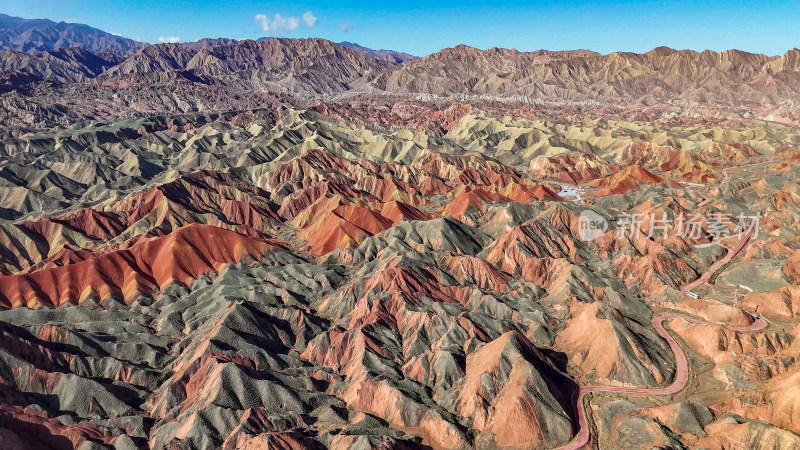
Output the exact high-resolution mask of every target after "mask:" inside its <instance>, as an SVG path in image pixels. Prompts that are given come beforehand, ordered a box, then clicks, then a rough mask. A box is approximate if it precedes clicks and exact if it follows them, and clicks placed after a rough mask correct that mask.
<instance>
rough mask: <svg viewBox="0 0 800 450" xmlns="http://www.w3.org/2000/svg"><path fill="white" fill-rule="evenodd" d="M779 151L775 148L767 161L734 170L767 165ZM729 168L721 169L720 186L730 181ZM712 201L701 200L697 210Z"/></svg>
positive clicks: (779, 148) (708, 199)
mask: <svg viewBox="0 0 800 450" xmlns="http://www.w3.org/2000/svg"><path fill="white" fill-rule="evenodd" d="M780 150H781V147H778V148H776V149H775V150H774V151H773V152H772V155H770V157H769V159H767V160H766V161H760V162H754V163H750V164H745V165H743V166H739V167H736V168H737V169H741V168H743V167H752V166H757V165H759V164H768V163H771V162H772V161H774V160H775V156H777V155H778V152H779V151H780ZM730 168H731V167H726V168H724V169H722V181H720V184H725V183H727V182H728V181H729V180H730V177H729V176H728V169H730ZM713 199H714V198H713V197H708V198H707V199H705V200H703V201H702V202H700V203H698V204H697V207H698V208H700V207H701V206H706V205H707V204H708V202H710V201H711V200H713Z"/></svg>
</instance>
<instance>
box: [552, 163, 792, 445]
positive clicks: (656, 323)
mask: <svg viewBox="0 0 800 450" xmlns="http://www.w3.org/2000/svg"><path fill="white" fill-rule="evenodd" d="M778 150H779V149H776V150H775V151H774V152H773V153H772V156H770V158H769V159H768V160H767V161H764V162H760V163H754V164H749V165H748V166H753V165H756V164H763V163H765V162H767V163H769V162H772V161H773V160H774V159H775V156H776V155H777V154H778ZM722 176H723V178H722V182H723V183H725V182H727V181H728V171H727V169H723V171H722ZM710 200H711V199H710V198H709V199H706V200H704V201H703V202H701V203H700V204H699V205H698V206H702V205H704V204H706V203H708V202H709V201H710ZM745 226H746V228H747V232H746V233H744V234H743V235H742V237H741V239H740V240H739V243H738V244H737V245H736V247H733V248H729V249H728V253H727V254H726V255H725V257H723V258H722V259H720V260H719V261H717V262H716V263H714V264H712V265H711V267H709V268H708V270H706V272H705V273H703V275H701V276H700V277H699V278H698V279H696V280H695V281H693V282H691V283H689V284H688V285H686V286H685V287H684V288H683V292H684V293H685V292H688V291H690V290H692V289H694V288H695V287H697V286H698V285H700V284H702V283H705V282H706V281H708V278H709V277H711V275H713V274H714V272H716V271H717V270H718V269H719V268H720V267H722V266H724V265H725V264H727V263H728V262H730V260H731V259H733V257H734V256H736V255H737V254H738V253H739V252H740V251H741V250H742V249H743V248H744V246H745V244H747V241H749V240H750V237H751V236H752V232H753V230H751V229H750V226H749V224H746V225H745ZM678 318H680V319H683V320H685V321H687V322H691V323H695V324H698V325H706V326H708V325H718V324H714V323H711V322H706V321H704V320H700V319H697V318H695V317H692V316H688V315H684V314H668V315H661V316H656V317H654V318H653V328H655V330H656V331H657V332H658V334H659V335H661V337H662V338H664V340H665V341H667V344H669V348H670V349H671V350H672V352H673V353H674V354H675V365H676V376H675V380H674V381H673V382H672V384H670V385H669V386H667V387H664V388H656V389H649V388H644V389H643V388H626V387H616V386H585V387H582V388H580V389H579V390H578V393H577V395H576V398H575V399H574V400H575V411H577V419H578V434H576V435H575V437H574V438H572V441H570V442H569V443H568V444H567V445H565V446H563V447H560V450H577V449H580V448H582V447H584V446H585V445H586V444H588V443H589V438H590V435H589V424H588V422H587V420H586V410H585V409H584V405H583V403H584V401H583V400H584V397H585V396H586V395H587V394H591V393H594V392H618V393H626V394H647V395H670V394H675V393H677V392H679V391H680V390H681V389H683V388H684V387H685V386H686V383H687V382H688V381H689V364H688V361H687V359H686V353H684V351H683V349H681V347H680V346H679V345H678V343H677V342H675V339H674V338H673V337H672V336H671V335H670V334H669V333H668V332H667V330H666V328H664V322H666V321H669V320H672V319H678ZM766 327H767V322H766V321H765V320H764V319H763V318H760V317H759V318H757V319H756V320H755V321H754V322H753V324H752V325H750V326H747V327H725V328H727V329H728V330H731V331H736V332H741V333H749V332H756V331H760V330H763V329H764V328H766Z"/></svg>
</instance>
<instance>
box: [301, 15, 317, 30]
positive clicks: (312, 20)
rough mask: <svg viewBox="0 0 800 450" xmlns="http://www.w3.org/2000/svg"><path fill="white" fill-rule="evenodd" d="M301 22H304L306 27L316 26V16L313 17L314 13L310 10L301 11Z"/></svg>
mask: <svg viewBox="0 0 800 450" xmlns="http://www.w3.org/2000/svg"><path fill="white" fill-rule="evenodd" d="M303 22H305V23H306V26H307V27H308V28H314V27H315V26H317V18H316V17H314V14H311V11H306V12H305V13H303Z"/></svg>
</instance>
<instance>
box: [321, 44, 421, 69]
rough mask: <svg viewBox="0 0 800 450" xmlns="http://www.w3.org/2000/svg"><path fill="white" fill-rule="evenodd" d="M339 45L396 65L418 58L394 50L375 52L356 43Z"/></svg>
mask: <svg viewBox="0 0 800 450" xmlns="http://www.w3.org/2000/svg"><path fill="white" fill-rule="evenodd" d="M337 44H339V45H341V46H342V47H347V48H350V49H353V50H355V51H357V52H361V53H364V54H365V55H369V56H371V57H373V58H375V59H380V60H383V61H389V62H393V63H395V64H402V63H404V62H406V61H412V60H414V59H417V57H416V56H414V55H409V54H408V53H403V52H398V51H394V50H384V49H381V50H374V49H371V48H367V47H364V46H361V45H358V44H356V43H355V42H348V41H342V42H337Z"/></svg>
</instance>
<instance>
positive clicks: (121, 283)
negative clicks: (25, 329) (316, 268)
mask: <svg viewBox="0 0 800 450" xmlns="http://www.w3.org/2000/svg"><path fill="white" fill-rule="evenodd" d="M273 248H274V247H272V246H271V245H269V244H267V243H266V242H263V241H259V240H256V239H252V238H247V237H245V236H242V235H240V234H238V233H235V232H232V231H227V230H223V229H220V228H217V227H212V226H207V225H195V224H192V225H188V226H186V227H183V228H179V229H177V230H175V231H173V232H172V233H170V234H168V235H166V236H162V237H157V238H149V239H147V238H145V239H139V240H137V241H136V242H135V243H134V244H133V245H131V246H130V247H127V248H125V249H122V250H116V251H113V252H110V253H106V254H103V255H99V256H96V257H93V258H89V259H86V260H84V261H80V262H77V263H75V264H68V265H65V266H62V267H54V268H50V269H44V270H40V271H37V272H33V273H30V274H24V275H6V276H2V277H0V306H3V307H6V308H14V307H19V306H28V307H33V308H35V307H40V306H42V305H47V306H60V305H62V304H65V303H74V304H80V303H82V302H85V301H87V300H88V299H90V298H91V299H94V300H96V301H103V300H106V299H107V298H108V297H110V296H113V297H116V298H117V299H120V300H123V301H125V302H130V301H133V300H134V299H136V297H138V296H140V295H151V294H153V293H154V292H157V291H159V290H161V289H164V288H165V287H167V286H168V285H170V284H173V283H177V284H180V285H189V284H191V282H192V280H194V279H195V278H197V277H198V276H200V275H203V274H206V273H209V272H220V271H221V270H222V269H224V267H225V265H227V264H232V263H236V262H239V261H240V260H241V259H242V258H244V257H246V256H249V257H252V258H259V257H261V256H262V255H264V254H265V253H266V252H267V251H269V250H271V249H273Z"/></svg>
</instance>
